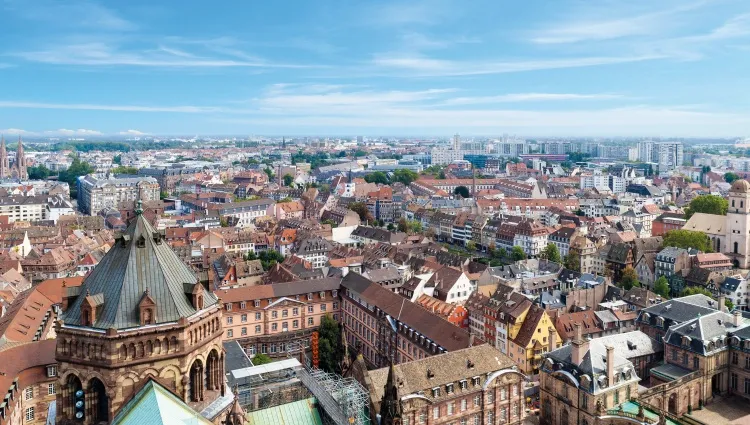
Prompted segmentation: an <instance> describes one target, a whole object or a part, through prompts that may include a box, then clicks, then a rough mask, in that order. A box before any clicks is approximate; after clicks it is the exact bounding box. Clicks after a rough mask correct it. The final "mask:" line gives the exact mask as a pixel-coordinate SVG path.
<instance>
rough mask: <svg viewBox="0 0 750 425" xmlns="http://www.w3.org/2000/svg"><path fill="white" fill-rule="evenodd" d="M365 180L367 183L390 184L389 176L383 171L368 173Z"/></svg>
mask: <svg viewBox="0 0 750 425" xmlns="http://www.w3.org/2000/svg"><path fill="white" fill-rule="evenodd" d="M365 181H366V182H367V183H378V184H390V180H388V176H387V175H386V174H385V173H384V172H382V171H376V172H374V173H370V174H366V175H365Z"/></svg>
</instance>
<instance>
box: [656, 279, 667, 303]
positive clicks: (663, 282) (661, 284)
mask: <svg viewBox="0 0 750 425" xmlns="http://www.w3.org/2000/svg"><path fill="white" fill-rule="evenodd" d="M654 292H655V293H656V294H658V295H661V296H662V297H664V298H667V297H668V296H669V282H667V278H666V277H664V276H659V278H658V279H656V282H654Z"/></svg>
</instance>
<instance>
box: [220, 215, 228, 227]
mask: <svg viewBox="0 0 750 425" xmlns="http://www.w3.org/2000/svg"><path fill="white" fill-rule="evenodd" d="M219 224H220V225H221V227H229V221H227V219H226V218H225V217H221V218H220V219H219Z"/></svg>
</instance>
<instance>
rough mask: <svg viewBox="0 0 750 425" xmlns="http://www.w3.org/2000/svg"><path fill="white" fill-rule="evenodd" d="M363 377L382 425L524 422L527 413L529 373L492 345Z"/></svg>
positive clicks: (401, 365) (374, 421)
mask: <svg viewBox="0 0 750 425" xmlns="http://www.w3.org/2000/svg"><path fill="white" fill-rule="evenodd" d="M360 369H364V367H363V366H360ZM361 375H362V376H363V379H362V381H363V383H364V385H365V389H366V390H368V392H369V394H370V404H371V410H370V411H371V412H372V417H373V418H372V421H373V423H376V422H377V419H378V418H379V419H380V424H381V425H396V424H403V425H407V424H420V423H429V424H449V423H451V424H453V423H455V424H467V425H468V424H477V425H480V424H493V425H494V424H498V425H505V424H522V423H523V422H524V420H525V418H526V415H527V413H526V406H525V394H524V382H525V379H526V377H525V376H524V375H523V374H522V373H520V372H519V371H517V370H515V369H514V368H513V362H512V361H511V360H510V359H508V357H507V356H505V355H503V354H501V353H500V352H498V351H497V349H495V348H493V347H491V346H489V345H487V344H484V345H480V346H476V347H471V348H465V349H462V350H458V351H454V352H449V353H444V354H440V355H438V356H433V357H428V358H425V359H421V360H415V361H411V362H408V363H402V364H398V365H393V366H390V367H384V368H381V369H376V370H371V371H363V372H362V374H361ZM376 413H377V414H378V417H376V415H375V414H376Z"/></svg>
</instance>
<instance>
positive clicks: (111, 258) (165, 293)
mask: <svg viewBox="0 0 750 425" xmlns="http://www.w3.org/2000/svg"><path fill="white" fill-rule="evenodd" d="M195 285H200V283H197V278H196V276H195V274H194V273H193V272H192V271H191V270H190V268H188V266H187V265H185V263H183V262H182V261H181V260H180V259H179V257H177V254H175V252H174V251H172V248H170V246H169V245H168V244H167V242H166V241H164V240H163V239H162V238H161V236H160V235H159V233H158V232H157V231H156V230H154V228H153V227H151V225H150V224H149V223H148V221H147V220H146V219H145V218H144V217H143V215H142V214H138V215H137V216H136V218H135V219H134V220H133V221H132V223H131V224H130V226H129V227H128V228H127V230H126V231H125V233H124V234H122V235H120V236H118V237H117V239H116V241H115V244H114V246H113V247H112V248H111V249H110V250H109V252H107V254H106V255H105V256H104V258H102V260H101V262H100V263H99V264H98V265H97V266H96V268H95V269H94V271H93V272H91V274H90V275H89V276H88V277H87V278H86V280H85V281H84V282H83V285H82V286H81V290H80V296H78V297H77V298H76V300H75V301H74V302H73V304H71V306H70V308H68V310H67V311H66V312H65V316H64V322H65V324H66V325H79V324H80V323H81V305H82V304H83V303H84V301H86V300H88V302H89V303H92V302H94V304H95V305H96V314H95V321H94V323H93V324H92V326H91V327H94V328H99V329H109V328H116V329H127V328H133V327H137V326H139V325H140V321H139V304H140V303H141V300H143V299H144V298H145V297H146V296H148V297H150V298H151V300H153V302H154V303H155V305H156V311H155V314H154V315H155V323H157V324H158V323H167V322H176V321H177V320H179V319H180V318H181V317H189V316H191V315H193V314H195V313H196V312H197V310H196V309H195V307H193V304H192V302H191V296H192V295H191V294H192V292H193V290H195V289H201V288H195ZM147 291H148V293H147ZM203 298H204V307H209V306H212V305H214V304H216V302H217V298H216V296H215V295H214V294H212V293H211V292H209V291H204V292H203Z"/></svg>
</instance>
